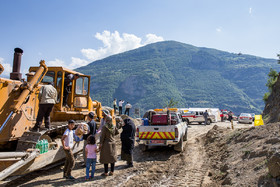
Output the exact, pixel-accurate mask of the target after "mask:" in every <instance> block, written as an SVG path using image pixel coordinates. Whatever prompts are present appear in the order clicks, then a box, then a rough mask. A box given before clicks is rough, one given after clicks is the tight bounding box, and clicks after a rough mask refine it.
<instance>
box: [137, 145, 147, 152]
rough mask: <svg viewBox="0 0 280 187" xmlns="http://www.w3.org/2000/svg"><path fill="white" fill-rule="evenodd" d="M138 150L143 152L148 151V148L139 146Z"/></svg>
mask: <svg viewBox="0 0 280 187" xmlns="http://www.w3.org/2000/svg"><path fill="white" fill-rule="evenodd" d="M139 148H140V150H141V151H143V152H144V151H147V150H148V146H147V145H145V144H140V145H139Z"/></svg>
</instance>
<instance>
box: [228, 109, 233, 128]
mask: <svg viewBox="0 0 280 187" xmlns="http://www.w3.org/2000/svg"><path fill="white" fill-rule="evenodd" d="M232 115H233V114H232V112H231V111H229V113H228V120H229V121H230V123H231V128H232V129H233V116H232Z"/></svg>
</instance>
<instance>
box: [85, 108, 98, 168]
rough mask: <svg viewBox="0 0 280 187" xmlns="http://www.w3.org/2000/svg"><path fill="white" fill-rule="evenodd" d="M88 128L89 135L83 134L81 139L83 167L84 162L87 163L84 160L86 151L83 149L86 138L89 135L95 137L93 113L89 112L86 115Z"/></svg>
mask: <svg viewBox="0 0 280 187" xmlns="http://www.w3.org/2000/svg"><path fill="white" fill-rule="evenodd" d="M87 118H88V121H89V122H88V123H87V124H88V127H89V133H88V134H84V135H83V139H84V149H83V157H84V165H83V166H86V161H87V158H86V151H85V148H86V145H87V142H88V141H87V138H88V137H89V136H90V135H93V136H95V134H96V122H95V121H94V119H93V118H94V113H93V112H90V113H88V116H87Z"/></svg>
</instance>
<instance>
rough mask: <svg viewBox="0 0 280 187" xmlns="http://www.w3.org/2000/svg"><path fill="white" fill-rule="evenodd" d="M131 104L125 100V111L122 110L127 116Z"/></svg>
mask: <svg viewBox="0 0 280 187" xmlns="http://www.w3.org/2000/svg"><path fill="white" fill-rule="evenodd" d="M131 107H132V105H131V104H130V103H129V102H127V103H126V105H125V111H124V114H127V115H128V116H129V110H130V109H131Z"/></svg>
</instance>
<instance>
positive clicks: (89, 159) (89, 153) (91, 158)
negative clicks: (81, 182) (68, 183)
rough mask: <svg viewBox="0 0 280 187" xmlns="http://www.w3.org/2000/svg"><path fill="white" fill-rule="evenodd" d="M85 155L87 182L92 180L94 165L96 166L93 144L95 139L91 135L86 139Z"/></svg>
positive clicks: (94, 144)
mask: <svg viewBox="0 0 280 187" xmlns="http://www.w3.org/2000/svg"><path fill="white" fill-rule="evenodd" d="M85 153H86V180H89V179H90V178H92V179H93V178H94V173H95V165H96V153H97V146H96V142H95V137H94V136H93V135H90V136H89V137H88V138H87V145H86V148H85ZM90 166H91V176H90V178H89V169H90Z"/></svg>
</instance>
